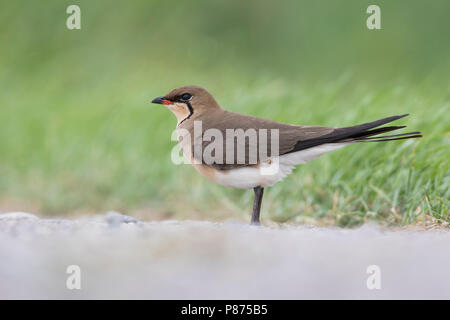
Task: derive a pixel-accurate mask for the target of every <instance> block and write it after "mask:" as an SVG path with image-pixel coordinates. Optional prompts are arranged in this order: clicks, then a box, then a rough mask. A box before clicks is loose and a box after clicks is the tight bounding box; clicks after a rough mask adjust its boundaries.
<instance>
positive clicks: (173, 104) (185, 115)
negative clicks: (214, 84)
mask: <svg viewBox="0 0 450 320" xmlns="http://www.w3.org/2000/svg"><path fill="white" fill-rule="evenodd" d="M152 103H156V104H162V105H165V106H167V107H168V108H169V109H170V111H172V112H173V113H174V114H175V116H176V117H177V120H178V123H181V122H183V121H185V120H187V119H189V118H191V117H192V116H194V115H195V116H197V115H200V114H203V113H206V112H211V111H213V110H216V109H220V107H219V105H218V104H217V102H216V100H215V99H214V97H213V96H212V95H211V94H210V93H209V92H208V91H206V90H205V89H203V88H201V87H198V86H185V87H181V88H178V89H174V90H172V91H170V92H169V93H167V94H166V95H164V96H162V97H157V98H155V99H153V100H152Z"/></svg>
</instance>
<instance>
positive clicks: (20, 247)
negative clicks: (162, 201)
mask: <svg viewBox="0 0 450 320" xmlns="http://www.w3.org/2000/svg"><path fill="white" fill-rule="evenodd" d="M449 248H450V232H448V231H427V232H425V231H422V232H418V231H395V232H393V231H383V230H381V229H379V228H377V227H376V226H363V227H362V228H359V229H355V230H342V229H325V228H316V227H306V226H282V227H270V228H269V227H251V226H247V225H243V224H240V223H231V222H228V223H209V222H198V221H183V222H178V221H169V222H139V221H136V220H134V219H133V218H131V217H127V216H123V215H120V214H117V213H109V214H106V215H100V216H95V217H90V218H85V219H77V220H65V219H41V218H38V217H36V216H33V215H30V214H25V213H8V214H1V215H0V298H3V299H5V298H6V299H14V298H25V299H29V298H31V299H34V298H44V299H48V298H61V299H79V298H102V299H103V298H113V299H116V298H135V299H166V298H170V299H171V298H176V299H301V298H306V299H312V298H320V299H324V298H325V299H334V298H339V299H353V298H359V299H381V298H387V299H397V298H425V299H430V298H446V299H449V298H450V254H449V253H450V252H449V251H450V250H449ZM69 265H78V266H79V267H80V270H81V276H80V279H81V280H80V281H81V289H80V290H76V289H74V290H69V289H67V287H66V281H67V279H68V277H70V276H71V275H70V274H67V273H66V271H67V267H68V266H69ZM370 265H377V266H378V267H379V269H380V279H381V280H380V283H381V289H373V290H369V289H368V287H367V279H368V278H369V277H370V276H371V275H370V274H368V273H367V268H368V266H370Z"/></svg>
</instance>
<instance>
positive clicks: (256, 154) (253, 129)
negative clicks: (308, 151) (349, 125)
mask: <svg viewBox="0 0 450 320" xmlns="http://www.w3.org/2000/svg"><path fill="white" fill-rule="evenodd" d="M202 129H203V132H206V131H207V130H208V129H215V130H217V132H220V133H221V135H222V137H223V141H222V146H223V154H222V157H220V158H221V159H222V161H214V162H212V163H208V161H206V163H207V164H209V165H211V166H213V167H215V168H216V169H221V170H228V169H233V168H239V167H244V166H251V165H255V163H257V162H259V161H261V160H262V161H264V160H265V159H267V158H269V157H270V156H273V155H283V154H286V153H289V152H290V151H292V150H293V149H294V148H295V146H296V144H297V143H298V142H299V141H307V140H310V139H314V138H318V137H321V136H323V135H326V134H329V133H331V132H332V131H333V130H334V128H329V127H320V126H295V125H290V124H284V123H280V122H276V121H271V120H266V119H261V118H257V117H253V116H248V115H242V114H238V113H234V112H230V111H225V112H222V114H221V116H220V117H213V119H206V121H203V124H202ZM227 129H228V132H227ZM230 130H232V131H233V132H234V133H235V134H238V135H239V134H241V135H242V134H244V137H245V139H239V138H237V137H233V138H230V139H229V140H228V141H227V135H228V136H229V137H231V136H230ZM274 130H276V131H274ZM277 137H278V138H277ZM272 139H273V143H276V144H278V148H277V149H278V154H277V153H276V151H275V150H276V147H275V145H272ZM231 141H232V143H231V144H230V142H231ZM227 142H228V143H227ZM211 143H213V141H205V140H203V141H202V145H203V151H207V152H209V151H211V148H210V149H208V146H209V145H210V144H211ZM211 146H212V145H211ZM238 150H245V154H244V159H242V157H239V153H238ZM230 153H231V154H230ZM206 154H208V153H206ZM203 155H205V152H204V154H203ZM227 155H228V157H229V159H228V160H230V159H232V163H230V161H227ZM250 155H253V157H252V156H250ZM203 160H204V159H203ZM238 160H243V161H240V162H239V161H238ZM203 162H205V161H203Z"/></svg>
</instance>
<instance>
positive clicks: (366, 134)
mask: <svg viewBox="0 0 450 320" xmlns="http://www.w3.org/2000/svg"><path fill="white" fill-rule="evenodd" d="M407 115H408V114H403V115H400V116H393V117H388V118H383V119H380V120H377V121H373V122H368V123H364V124H360V125H357V126H352V127H345V128H337V129H335V130H333V131H332V132H330V133H328V134H326V135H323V136H320V137H317V138H313V139H308V140H303V141H298V142H297V143H296V145H295V146H294V148H293V149H292V150H291V151H289V153H291V152H296V151H301V150H305V149H309V148H313V147H315V146H319V145H322V144H326V143H341V142H344V143H346V142H348V143H351V142H381V141H393V140H403V139H411V138H420V137H422V135H421V133H420V132H418V131H414V132H408V133H401V134H392V135H385V136H383V135H381V136H380V134H382V133H386V132H390V131H394V130H398V129H402V128H405V126H389V127H380V126H382V125H383V124H386V123H389V122H392V121H395V120H398V119H401V118H403V117H406V116H407ZM378 127H380V128H378ZM374 128H375V129H374Z"/></svg>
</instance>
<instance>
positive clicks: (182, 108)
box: [168, 102, 190, 124]
mask: <svg viewBox="0 0 450 320" xmlns="http://www.w3.org/2000/svg"><path fill="white" fill-rule="evenodd" d="M168 108H169V109H170V111H172V113H173V114H174V115H175V117H177V120H178V124H179V123H180V122H181V121H183V120H184V119H186V118H187V117H188V116H189V113H190V112H189V108H188V106H187V105H186V104H185V103H179V102H175V103H174V104H170V105H168Z"/></svg>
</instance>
